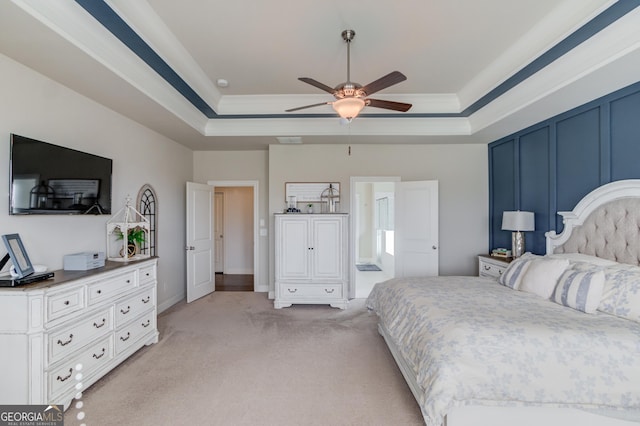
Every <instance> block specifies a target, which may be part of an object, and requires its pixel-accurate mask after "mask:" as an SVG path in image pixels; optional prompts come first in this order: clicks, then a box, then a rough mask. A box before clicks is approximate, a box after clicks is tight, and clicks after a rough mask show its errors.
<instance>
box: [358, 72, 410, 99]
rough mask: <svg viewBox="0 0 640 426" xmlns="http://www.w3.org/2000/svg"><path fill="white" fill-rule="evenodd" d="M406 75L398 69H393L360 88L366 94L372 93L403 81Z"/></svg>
mask: <svg viewBox="0 0 640 426" xmlns="http://www.w3.org/2000/svg"><path fill="white" fill-rule="evenodd" d="M406 79H407V77H406V76H405V75H404V74H402V73H401V72H400V71H393V72H390V73H389V74H387V75H385V76H384V77H380V78H379V79H377V80H376V81H372V82H371V83H369V84H367V85H366V86H364V87H363V88H362V90H363V91H364V92H365V93H366V94H367V96H369V95H372V94H374V93H376V92H379V91H380V90H382V89H386V88H387V87H389V86H393V85H394V84H398V83H400V82H401V81H405V80H406Z"/></svg>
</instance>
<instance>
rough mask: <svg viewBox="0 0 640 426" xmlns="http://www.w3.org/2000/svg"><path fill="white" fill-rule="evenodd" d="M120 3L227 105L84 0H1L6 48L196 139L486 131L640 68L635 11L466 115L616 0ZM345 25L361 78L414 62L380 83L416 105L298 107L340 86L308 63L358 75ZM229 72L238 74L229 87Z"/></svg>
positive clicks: (181, 137) (441, 135) (477, 138)
mask: <svg viewBox="0 0 640 426" xmlns="http://www.w3.org/2000/svg"><path fill="white" fill-rule="evenodd" d="M101 1H102V0H94V2H97V3H99V2H101ZM105 3H106V4H107V5H108V6H109V7H111V8H112V9H113V10H114V11H115V12H116V13H117V14H118V15H119V16H120V17H121V18H122V19H123V20H124V21H125V22H126V23H127V24H128V25H129V26H130V27H131V28H133V29H134V30H135V31H136V33H137V34H138V35H140V37H142V39H143V40H144V41H145V42H146V43H147V44H148V45H149V46H150V47H151V48H152V49H153V50H154V51H155V52H156V53H157V54H158V55H160V57H161V58H162V59H163V60H164V61H165V62H166V63H167V64H168V65H169V66H170V67H171V69H173V70H174V71H175V72H176V73H177V74H178V75H179V76H180V77H181V78H182V79H183V80H184V81H185V82H186V84H187V85H188V86H189V87H190V88H192V89H193V90H194V91H195V92H196V93H197V94H198V95H199V96H200V97H201V98H202V99H203V100H204V101H205V102H206V103H207V104H208V105H209V106H210V107H211V108H212V109H213V110H214V111H215V113H216V114H217V117H216V118H211V119H209V118H207V117H206V116H205V115H204V114H203V113H202V112H200V111H199V110H198V109H197V108H195V107H194V106H193V105H192V104H191V103H189V102H188V101H187V100H186V99H185V98H184V96H182V95H181V94H180V93H179V92H178V91H177V90H176V89H175V88H173V87H172V86H171V85H169V84H168V83H167V82H166V81H165V80H164V79H162V78H161V77H160V76H159V75H158V74H157V73H156V72H155V71H154V70H153V69H151V68H150V67H149V66H148V65H147V64H146V63H144V62H143V61H142V60H141V59H140V58H139V57H138V56H136V55H135V54H134V53H133V52H132V51H131V50H129V49H128V48H127V47H126V46H125V45H124V44H123V43H122V42H121V41H120V40H118V39H117V38H115V37H114V36H113V35H112V34H111V33H109V32H108V31H107V30H106V29H105V28H104V27H103V26H102V25H101V24H100V23H99V22H98V21H96V20H95V19H94V18H93V17H92V16H90V15H89V14H88V13H87V12H86V11H85V10H84V9H82V8H81V7H80V6H79V5H78V4H77V3H76V2H74V1H72V0H56V1H42V0H12V1H11V2H9V1H3V2H0V53H2V54H4V55H6V56H9V57H11V58H13V59H15V60H16V61H18V62H21V63H23V64H25V65H26V66H29V67H31V68H33V69H35V70H36V71H38V72H40V73H42V74H44V75H46V76H48V77H50V78H52V79H54V80H56V81H59V82H60V83H62V84H64V85H66V86H68V87H69V88H71V89H73V90H75V91H77V92H79V93H81V94H83V95H85V96H87V97H89V98H92V99H94V100H96V101H97V102H99V103H101V104H103V105H105V106H107V107H109V108H112V109H114V110H116V111H118V112H120V113H121V114H123V115H126V116H128V117H130V118H132V119H133V120H136V121H138V122H140V123H142V124H144V125H145V126H148V127H150V128H152V129H154V130H156V131H158V132H159V133H162V134H164V135H166V136H167V137H169V138H171V139H173V140H175V141H176V142H179V143H182V144H184V145H185V146H188V147H190V148H192V149H196V150H219V149H264V148H265V147H266V145H267V144H271V143H277V139H276V137H277V136H301V137H302V141H303V143H346V142H348V143H388V142H393V143H487V142H490V141H491V140H495V139H497V138H499V137H502V136H505V135H507V134H509V133H511V132H513V131H516V130H518V129H521V128H523V127H526V126H528V125H531V124H534V123H535V122H537V121H540V120H543V119H545V118H548V117H551V116H553V115H555V114H558V113H560V112H562V111H564V110H567V109H569V108H571V107H573V106H576V105H579V104H581V103H584V102H587V101H589V100H592V99H595V98H597V97H599V96H602V95H603V94H605V93H608V92H610V91H612V90H615V89H618V88H621V87H624V86H626V85H628V84H631V83H633V82H636V81H638V80H640V79H639V78H638V76H639V75H640V32H638V31H637V28H639V27H640V12H639V11H638V10H637V9H636V10H633V11H632V12H629V13H628V14H626V15H625V16H623V17H622V18H620V19H618V20H616V21H615V22H614V23H612V24H611V25H609V26H607V27H606V28H605V29H604V30H602V31H600V32H598V33H597V34H595V35H594V36H593V37H590V38H589V39H588V40H586V41H584V42H582V43H581V44H579V45H578V46H577V47H576V48H575V49H573V50H572V51H570V52H569V53H567V54H565V55H563V56H562V57H561V58H560V59H558V60H556V61H554V62H552V63H551V64H549V65H547V66H545V67H544V68H543V69H541V70H540V71H539V72H537V73H535V75H533V76H531V77H529V78H526V79H524V81H522V82H520V83H519V84H517V85H515V87H512V88H509V90H507V91H505V92H504V93H503V94H501V95H500V96H494V97H491V102H489V103H488V104H487V105H485V106H483V107H482V108H479V109H478V110H477V111H473V113H471V114H462V115H461V114H459V113H460V112H462V111H464V110H465V109H466V108H468V107H471V106H473V105H474V103H476V102H477V101H478V100H480V99H481V98H482V97H483V96H485V95H487V94H489V93H490V92H491V91H492V90H493V89H494V88H496V87H500V84H501V83H503V82H505V80H507V79H508V78H509V77H511V76H514V75H518V74H517V73H518V72H519V71H520V70H522V69H523V68H524V67H525V66H527V65H528V64H530V63H532V62H533V61H534V60H535V59H536V58H538V57H540V56H541V55H543V54H544V53H545V52H547V51H548V50H549V49H551V48H553V47H554V46H556V45H558V44H559V43H563V40H565V39H566V38H567V37H568V36H570V35H571V34H574V33H575V32H576V30H578V29H579V28H580V27H582V26H583V25H584V24H586V23H588V22H589V21H591V20H592V19H594V18H596V17H597V16H598V15H599V14H600V13H601V12H603V11H605V10H607V9H608V8H609V7H611V6H612V5H613V4H614V3H616V2H615V1H611V0H520V1H513V0H484V1H477V0H429V1H425V0H405V1H402V2H398V1H397V0H396V1H393V0H369V1H362V0H350V1H344V0H343V1H338V0H324V1H322V2H319V1H312V0H296V1H290V0H270V1H259V0H253V1H246V0H239V1H206V0H181V1H179V2H178V1H175V0H146V1H145V0H136V1H133V2H132V1H130V0H106V1H105ZM596 19H597V18H596ZM345 29H353V30H355V32H356V37H355V40H354V41H353V42H352V44H351V80H352V81H355V82H358V83H360V84H362V85H365V84H367V83H369V82H371V81H373V80H375V79H377V78H379V77H381V76H383V75H385V74H387V73H389V72H391V71H394V70H398V71H401V72H402V73H403V74H405V75H406V76H407V80H406V81H404V82H402V83H399V84H397V85H394V86H392V87H389V88H387V89H385V90H383V91H380V92H378V93H376V94H375V95H374V96H373V97H374V98H378V99H385V100H394V101H400V102H408V103H412V104H413V108H412V109H411V110H410V111H409V112H408V113H395V112H390V111H387V110H381V109H376V108H371V107H368V108H365V110H364V111H363V112H364V113H367V114H366V115H365V116H362V117H358V118H356V119H354V120H353V122H352V123H351V124H345V123H341V122H340V120H339V119H338V118H337V116H336V115H335V113H334V112H333V110H332V109H331V107H330V106H328V105H325V106H320V107H317V108H313V109H306V110H302V111H299V112H298V113H285V112H284V110H285V109H289V108H293V107H297V106H302V105H307V104H313V103H320V102H325V101H331V100H333V98H332V97H331V95H330V94H328V93H325V92H322V91H321V90H319V89H317V88H315V87H313V86H310V85H308V84H305V83H302V82H300V81H298V77H311V78H313V79H315V80H318V81H320V82H322V83H324V84H326V85H328V86H332V87H333V86H336V85H338V84H339V83H342V82H344V81H345V80H346V52H347V51H346V44H345V42H344V41H343V40H342V38H341V35H340V34H341V32H342V31H343V30H345ZM218 79H226V80H227V81H228V82H229V86H228V87H226V88H220V87H217V86H216V84H215V83H216V81H217V80H218ZM381 113H383V114H385V116H384V117H375V115H374V114H381ZM300 114H302V115H304V118H301V117H300ZM309 114H311V116H309ZM432 114H445V116H444V117H436V116H433V115H432ZM227 115H232V116H233V118H225V116H227Z"/></svg>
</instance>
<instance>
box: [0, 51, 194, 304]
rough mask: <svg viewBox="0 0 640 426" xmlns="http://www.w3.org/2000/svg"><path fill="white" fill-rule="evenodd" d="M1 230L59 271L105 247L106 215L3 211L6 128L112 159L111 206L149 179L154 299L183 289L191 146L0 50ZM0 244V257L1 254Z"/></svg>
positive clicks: (169, 299)
mask: <svg viewBox="0 0 640 426" xmlns="http://www.w3.org/2000/svg"><path fill="white" fill-rule="evenodd" d="M0 75H2V78H0V93H2V96H0V165H1V166H0V170H1V171H2V172H1V173H0V188H2V192H0V234H8V233H19V234H20V236H21V238H22V240H23V242H24V244H25V246H26V249H27V251H28V254H29V256H30V258H31V261H32V262H33V263H36V264H44V265H46V266H47V267H48V268H49V269H52V270H55V269H61V268H62V259H63V256H64V255H65V254H69V253H77V252H81V251H106V236H105V232H106V231H105V225H106V222H107V220H108V219H109V218H110V217H111V216H106V215H104V216H66V215H61V216H10V215H9V214H8V211H9V206H8V203H9V196H8V188H9V182H8V180H9V173H8V165H9V139H10V134H11V133H16V134H19V135H23V136H27V137H31V138H34V139H38V140H42V141H44V142H50V143H53V144H56V145H62V146H66V147H69V148H73V149H78V150H81V151H86V152H89V153H92V154H96V155H100V156H104V157H108V158H111V159H113V178H112V183H113V191H112V208H113V211H114V212H116V211H118V210H119V209H121V208H122V207H123V206H124V203H125V198H126V197H127V195H131V197H132V198H133V199H134V200H135V197H136V195H137V193H138V190H139V189H140V187H141V186H142V185H144V184H145V183H148V184H150V185H151V186H152V187H153V188H154V189H155V190H156V192H157V195H158V255H159V257H160V260H159V263H158V303H159V306H160V309H165V308H167V307H169V306H171V305H172V304H173V303H176V302H177V301H180V300H182V299H183V298H184V294H185V274H186V271H185V260H184V258H185V255H184V241H185V227H184V221H185V213H184V206H185V201H184V200H185V182H186V181H187V180H189V179H190V178H191V176H192V173H193V171H192V155H191V151H190V150H189V149H187V148H185V147H183V146H181V145H179V144H177V143H175V142H173V141H171V140H169V139H167V138H165V137H163V136H160V135H158V134H157V133H155V132H152V131H151V130H149V129H147V128H145V127H143V126H141V125H139V124H137V123H135V122H133V121H131V120H129V119H127V118H125V117H123V116H121V115H120V114H118V113H116V112H114V111H112V110H109V109H107V108H105V107H103V106H101V105H99V104H97V103H95V102H93V101H91V100H89V99H87V98H85V97H83V96H81V95H79V94H78V93H76V92H73V91H71V90H69V89H67V88H66V87H64V86H62V85H60V84H58V83H56V82H54V81H52V80H50V79H48V78H45V77H43V76H42V75H40V74H38V73H36V72H35V71H33V70H31V69H29V68H26V67H24V66H23V65H20V64H18V63H17V62H15V61H13V60H11V59H9V58H7V57H5V56H2V55H0ZM3 251H4V250H3V249H2V248H0V256H4V252H3Z"/></svg>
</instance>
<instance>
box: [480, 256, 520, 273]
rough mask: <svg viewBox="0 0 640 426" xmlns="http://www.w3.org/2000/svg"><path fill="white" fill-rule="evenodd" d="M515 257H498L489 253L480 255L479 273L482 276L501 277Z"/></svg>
mask: <svg viewBox="0 0 640 426" xmlns="http://www.w3.org/2000/svg"><path fill="white" fill-rule="evenodd" d="M512 260H513V258H511V257H505V258H501V257H496V256H489V255H488V254H481V255H480V256H478V275H479V276H481V277H493V278H499V277H500V275H502V274H503V273H504V271H505V270H506V269H507V266H509V263H511V261H512Z"/></svg>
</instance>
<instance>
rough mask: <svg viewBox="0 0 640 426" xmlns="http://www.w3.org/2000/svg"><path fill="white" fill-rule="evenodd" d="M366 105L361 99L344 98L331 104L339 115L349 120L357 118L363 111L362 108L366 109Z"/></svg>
mask: <svg viewBox="0 0 640 426" xmlns="http://www.w3.org/2000/svg"><path fill="white" fill-rule="evenodd" d="M364 105H365V103H364V100H362V99H360V98H342V99H338V100H337V101H335V102H333V103H332V104H331V106H332V107H333V109H335V110H336V112H337V113H338V115H340V117H342V118H346V119H347V120H351V119H352V118H354V117H357V116H358V114H360V111H362V108H364Z"/></svg>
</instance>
